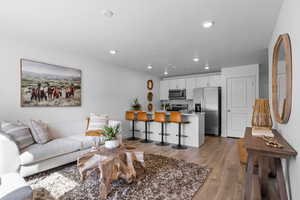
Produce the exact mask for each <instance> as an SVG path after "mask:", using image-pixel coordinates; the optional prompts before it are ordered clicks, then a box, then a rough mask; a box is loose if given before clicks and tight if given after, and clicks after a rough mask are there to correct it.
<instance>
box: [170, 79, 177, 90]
mask: <svg viewBox="0 0 300 200" xmlns="http://www.w3.org/2000/svg"><path fill="white" fill-rule="evenodd" d="M168 81H169V89H170V90H175V89H177V88H176V87H177V81H176V79H173V80H168Z"/></svg>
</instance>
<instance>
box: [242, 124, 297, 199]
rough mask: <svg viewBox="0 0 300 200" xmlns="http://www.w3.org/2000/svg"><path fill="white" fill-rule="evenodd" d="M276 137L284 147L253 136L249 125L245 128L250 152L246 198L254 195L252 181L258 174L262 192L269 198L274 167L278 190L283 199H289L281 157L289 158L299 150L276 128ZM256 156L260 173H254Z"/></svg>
mask: <svg viewBox="0 0 300 200" xmlns="http://www.w3.org/2000/svg"><path fill="white" fill-rule="evenodd" d="M272 132H273V134H274V137H275V138H276V139H277V141H278V142H279V143H280V144H282V145H283V148H273V147H268V146H267V145H266V144H265V141H264V140H263V139H261V138H260V137H257V136H252V128H250V127H247V128H246V130H245V147H246V150H247V152H248V165H247V174H246V185H245V196H244V200H250V199H251V195H252V184H253V183H252V181H253V180H255V178H254V177H257V176H258V181H256V184H259V188H260V192H261V194H262V195H263V196H264V197H266V198H267V199H269V198H268V196H269V194H268V186H267V184H268V175H269V173H270V169H272V168H273V169H274V171H273V175H274V176H275V177H276V182H277V186H278V188H277V191H278V192H279V196H280V199H281V200H288V197H287V192H286V187H285V181H284V174H283V170H282V164H281V159H288V158H290V157H292V156H296V155H297V152H296V151H295V150H294V149H293V148H292V147H291V145H289V143H288V142H287V141H286V140H285V139H284V138H283V137H282V136H281V134H279V133H278V132H277V131H276V130H274V129H273V130H272ZM254 157H256V158H257V159H258V175H256V174H254Z"/></svg>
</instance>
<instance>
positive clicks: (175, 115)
mask: <svg viewBox="0 0 300 200" xmlns="http://www.w3.org/2000/svg"><path fill="white" fill-rule="evenodd" d="M170 121H171V122H175V123H180V122H182V115H181V113H180V112H171V113H170Z"/></svg>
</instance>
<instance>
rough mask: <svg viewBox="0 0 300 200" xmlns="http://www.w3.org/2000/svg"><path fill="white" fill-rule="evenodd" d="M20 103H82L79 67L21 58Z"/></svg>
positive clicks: (45, 105) (36, 105) (23, 104)
mask: <svg viewBox="0 0 300 200" xmlns="http://www.w3.org/2000/svg"><path fill="white" fill-rule="evenodd" d="M21 106H22V107H66V106H81V70H79V69H74V68H69V67H62V66H58V65H52V64H47V63H42V62H36V61H32V60H27V59H21Z"/></svg>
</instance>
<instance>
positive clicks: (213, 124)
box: [194, 87, 221, 136]
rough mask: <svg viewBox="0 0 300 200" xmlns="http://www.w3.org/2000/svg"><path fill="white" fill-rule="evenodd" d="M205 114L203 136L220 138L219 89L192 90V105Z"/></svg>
mask: <svg viewBox="0 0 300 200" xmlns="http://www.w3.org/2000/svg"><path fill="white" fill-rule="evenodd" d="M199 103H200V104H201V111H202V112H205V135H214V136H221V87H205V88H196V89H194V104H199Z"/></svg>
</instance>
